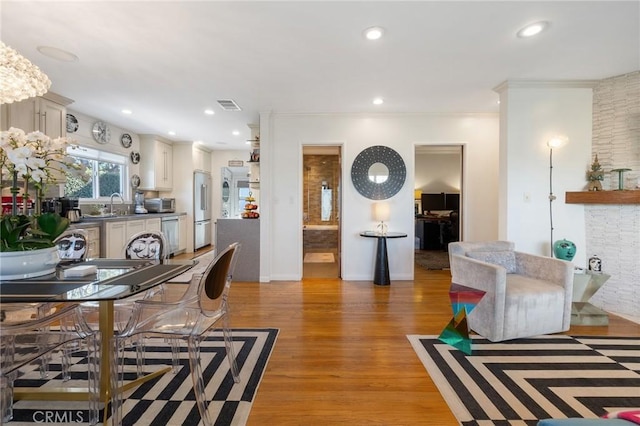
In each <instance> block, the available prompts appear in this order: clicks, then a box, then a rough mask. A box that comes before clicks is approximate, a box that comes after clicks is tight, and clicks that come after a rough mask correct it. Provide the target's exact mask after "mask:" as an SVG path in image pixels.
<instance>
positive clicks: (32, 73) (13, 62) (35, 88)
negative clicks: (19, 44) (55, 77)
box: [0, 41, 51, 104]
mask: <svg viewBox="0 0 640 426" xmlns="http://www.w3.org/2000/svg"><path fill="white" fill-rule="evenodd" d="M0 58H2V59H1V60H0V67H1V68H2V80H3V81H2V85H1V86H0V104H10V103H13V102H18V101H21V100H23V99H27V98H33V97H36V96H42V95H44V94H45V93H47V91H48V90H49V87H51V80H49V77H47V75H46V74H45V73H43V72H42V71H41V70H40V68H38V67H37V66H35V65H33V64H32V63H31V62H30V61H29V60H28V59H27V58H25V57H24V56H22V55H21V54H19V53H18V52H16V51H15V50H14V49H12V48H10V47H9V46H7V45H6V44H4V43H3V42H1V41H0Z"/></svg>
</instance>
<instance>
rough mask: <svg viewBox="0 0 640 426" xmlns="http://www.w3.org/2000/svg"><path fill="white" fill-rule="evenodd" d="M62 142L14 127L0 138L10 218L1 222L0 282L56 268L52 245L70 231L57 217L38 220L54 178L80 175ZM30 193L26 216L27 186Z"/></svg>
mask: <svg viewBox="0 0 640 426" xmlns="http://www.w3.org/2000/svg"><path fill="white" fill-rule="evenodd" d="M68 146H71V147H72V148H77V147H76V146H74V145H71V144H70V142H69V140H68V139H67V138H55V139H52V138H50V137H48V136H47V135H45V134H44V133H42V132H38V131H36V132H31V133H28V134H26V133H25V132H24V131H23V130H21V129H16V128H14V127H12V128H10V129H9V130H8V131H3V132H0V166H1V170H2V179H3V181H4V180H6V181H10V182H11V187H10V191H11V197H12V206H11V213H10V214H5V213H4V211H3V214H2V216H1V217H0V279H2V280H7V279H18V278H31V277H37V276H41V275H46V274H49V273H52V272H54V271H55V267H56V265H57V263H58V262H59V257H58V252H57V250H56V247H55V244H54V240H55V239H56V238H57V237H58V236H59V235H60V234H62V232H64V231H65V230H66V229H67V228H68V227H69V220H68V219H67V218H63V217H61V216H60V215H59V214H58V213H44V214H41V210H40V202H41V199H42V194H43V193H44V189H45V186H46V185H47V184H49V183H51V182H53V180H54V179H53V176H54V174H56V173H65V174H67V173H71V172H75V171H78V170H80V169H81V167H80V166H79V165H77V164H76V163H75V161H74V160H73V159H72V158H70V157H69V156H68V155H67V147H68ZM19 181H23V182H24V191H23V194H22V198H23V203H24V204H23V211H22V212H19V208H18V203H17V195H18V193H19V192H20V188H19V187H18V182H19ZM30 184H31V186H32V187H33V188H34V190H35V205H34V209H33V212H32V214H31V215H26V214H24V213H28V209H27V206H28V198H29V194H28V191H29V185H30Z"/></svg>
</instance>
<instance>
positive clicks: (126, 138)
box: [120, 133, 133, 148]
mask: <svg viewBox="0 0 640 426" xmlns="http://www.w3.org/2000/svg"><path fill="white" fill-rule="evenodd" d="M120 143H121V144H122V146H123V147H125V148H131V144H132V143H133V139H132V138H131V135H130V134H129V133H123V134H122V136H120Z"/></svg>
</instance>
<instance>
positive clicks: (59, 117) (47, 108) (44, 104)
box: [2, 92, 73, 138]
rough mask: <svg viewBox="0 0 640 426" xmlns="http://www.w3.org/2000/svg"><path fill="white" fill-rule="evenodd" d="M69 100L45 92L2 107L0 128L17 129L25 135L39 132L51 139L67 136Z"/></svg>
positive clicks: (70, 101)
mask: <svg viewBox="0 0 640 426" xmlns="http://www.w3.org/2000/svg"><path fill="white" fill-rule="evenodd" d="M72 102H73V101H72V100H71V99H68V98H65V97H64V96H60V95H58V94H55V93H52V92H47V93H46V94H44V95H43V96H41V97H36V98H29V99H25V100H23V101H21V102H14V103H11V104H8V105H2V128H3V129H8V128H9V127H17V128H19V129H22V130H24V131H25V132H26V133H29V132H33V131H35V130H39V131H41V132H42V133H44V134H45V135H47V136H49V137H51V138H58V137H64V136H66V135H67V105H69V104H70V103H72Z"/></svg>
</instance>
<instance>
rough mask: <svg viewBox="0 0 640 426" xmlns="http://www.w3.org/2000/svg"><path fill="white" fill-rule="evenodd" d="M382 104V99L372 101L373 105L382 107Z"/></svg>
mask: <svg viewBox="0 0 640 426" xmlns="http://www.w3.org/2000/svg"><path fill="white" fill-rule="evenodd" d="M383 103H384V100H383V99H382V98H375V99H374V100H373V104H374V105H382V104H383Z"/></svg>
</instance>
